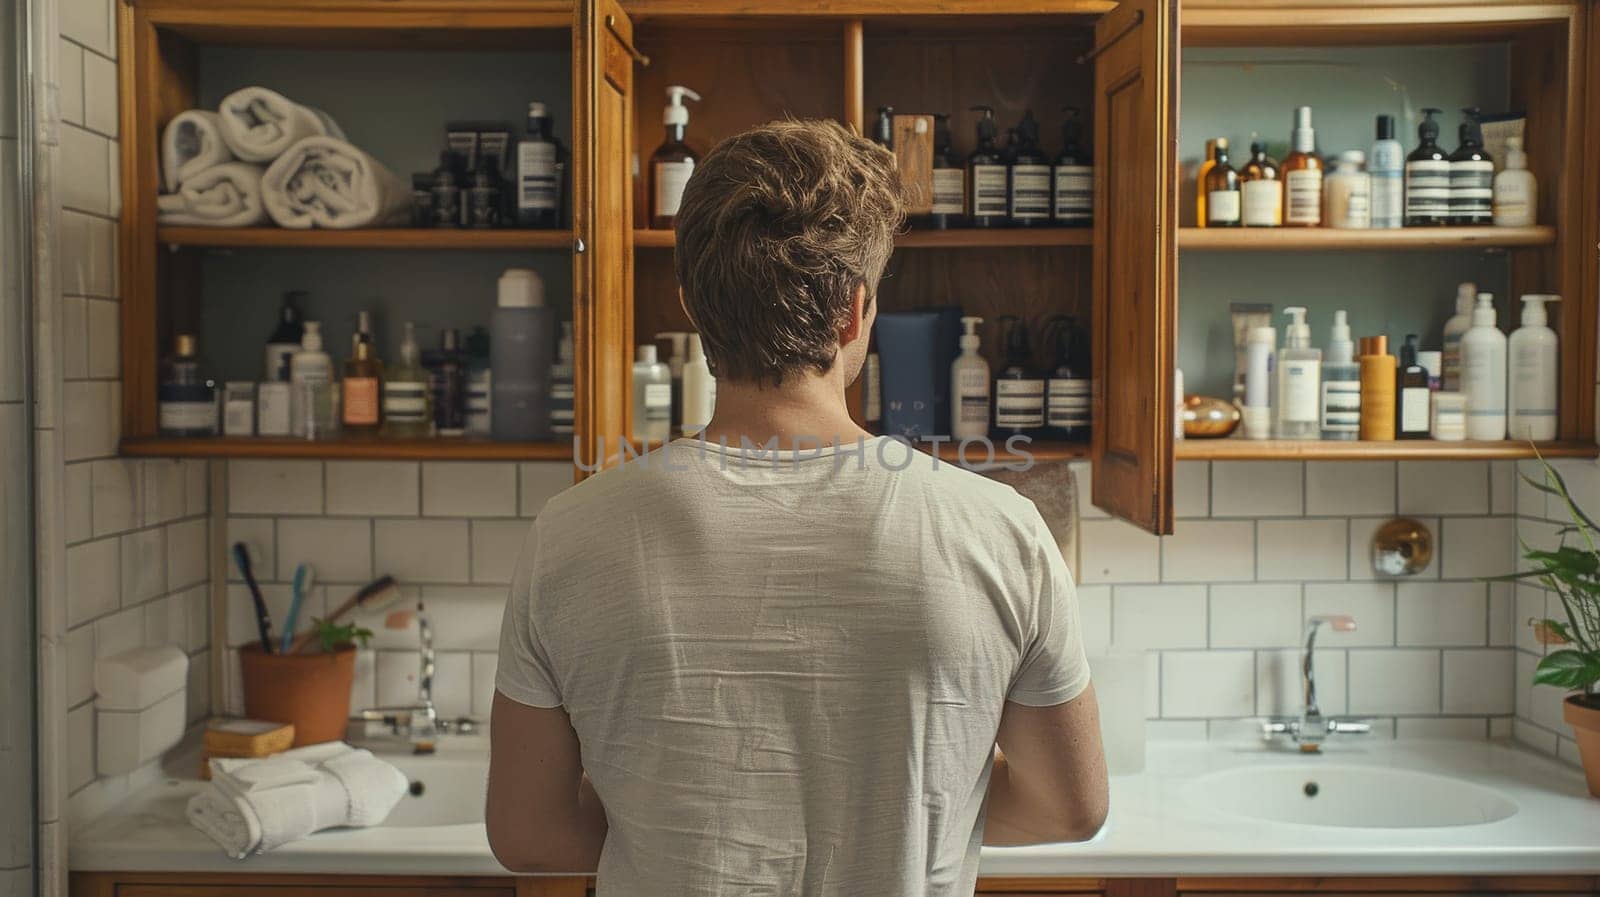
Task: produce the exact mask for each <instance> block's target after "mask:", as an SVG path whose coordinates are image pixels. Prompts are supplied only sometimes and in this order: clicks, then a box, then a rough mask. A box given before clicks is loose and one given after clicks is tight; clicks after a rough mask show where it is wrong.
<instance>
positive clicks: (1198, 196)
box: [1194, 137, 1228, 227]
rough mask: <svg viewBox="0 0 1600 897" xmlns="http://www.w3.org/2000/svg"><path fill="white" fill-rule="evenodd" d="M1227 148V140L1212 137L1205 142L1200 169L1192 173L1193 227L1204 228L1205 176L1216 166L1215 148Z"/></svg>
mask: <svg viewBox="0 0 1600 897" xmlns="http://www.w3.org/2000/svg"><path fill="white" fill-rule="evenodd" d="M1219 146H1220V147H1222V148H1223V149H1227V148H1228V138H1226V137H1214V138H1212V139H1210V140H1207V141H1206V157H1205V158H1204V159H1201V160H1200V167H1199V168H1196V169H1195V172H1194V212H1195V215H1194V217H1195V222H1194V223H1195V226H1196V227H1205V226H1206V174H1207V173H1209V172H1210V171H1211V166H1213V165H1215V164H1217V162H1216V155H1217V147H1219Z"/></svg>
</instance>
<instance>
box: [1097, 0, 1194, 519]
mask: <svg viewBox="0 0 1600 897" xmlns="http://www.w3.org/2000/svg"><path fill="white" fill-rule="evenodd" d="M1094 54H1095V57H1094V81H1095V91H1096V93H1095V113H1094V144H1095V162H1096V164H1097V165H1098V167H1099V169H1100V170H1099V176H1098V177H1097V178H1096V182H1095V201H1094V205H1095V219H1094V314H1093V320H1094V352H1093V358H1094V430H1093V432H1094V447H1093V455H1092V458H1093V461H1094V484H1093V493H1092V494H1093V498H1094V503H1095V504H1096V505H1098V506H1099V507H1101V508H1103V509H1105V510H1106V511H1107V512H1109V513H1111V514H1113V515H1115V516H1117V517H1121V518H1123V519H1124V520H1127V521H1129V522H1131V523H1135V524H1137V525H1139V526H1141V527H1143V528H1145V529H1147V530H1150V531H1151V532H1154V533H1169V532H1171V531H1172V451H1173V449H1172V430H1173V414H1174V410H1173V408H1174V404H1175V402H1174V398H1173V382H1172V380H1173V332H1174V329H1175V328H1176V326H1177V276H1178V185H1177V177H1176V170H1177V169H1176V165H1177V161H1176V160H1177V147H1178V77H1177V76H1178V2H1177V0H1122V2H1120V3H1119V4H1118V5H1117V7H1116V9H1113V10H1112V11H1111V12H1109V13H1107V14H1106V15H1105V16H1104V17H1102V18H1101V20H1100V22H1099V23H1098V24H1097V25H1096V27H1095V50H1094Z"/></svg>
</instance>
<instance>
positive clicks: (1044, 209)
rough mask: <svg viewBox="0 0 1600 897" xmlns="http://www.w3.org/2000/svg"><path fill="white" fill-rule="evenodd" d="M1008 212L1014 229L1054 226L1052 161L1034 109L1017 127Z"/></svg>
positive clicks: (1023, 116) (1007, 194)
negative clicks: (1041, 140)
mask: <svg viewBox="0 0 1600 897" xmlns="http://www.w3.org/2000/svg"><path fill="white" fill-rule="evenodd" d="M1006 208H1007V212H1008V214H1009V216H1010V218H1011V226H1012V227H1039V226H1040V225H1045V224H1049V223H1050V161H1049V160H1048V159H1046V158H1045V155H1044V153H1043V152H1042V151H1041V150H1040V149H1039V123H1038V122H1037V121H1035V120H1034V118H1033V110H1032V109H1029V110H1028V111H1026V112H1024V113H1022V121H1020V122H1018V123H1017V138H1016V143H1015V151H1014V153H1013V156H1012V159H1011V168H1010V178H1009V180H1008V182H1007V187H1006Z"/></svg>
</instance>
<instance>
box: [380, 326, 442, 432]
mask: <svg viewBox="0 0 1600 897" xmlns="http://www.w3.org/2000/svg"><path fill="white" fill-rule="evenodd" d="M421 358H422V351H421V350H420V349H419V348H418V347H417V328H416V325H415V324H413V323H411V322H410V321H407V322H406V323H405V337H404V338H403V339H401V340H400V362H399V364H396V365H395V366H393V367H391V368H390V369H389V371H388V374H389V378H388V380H386V381H385V382H384V384H383V432H384V435H385V436H391V437H396V438H400V439H406V438H420V437H423V436H427V435H429V434H431V433H432V432H433V414H432V409H431V408H430V405H431V404H432V403H431V402H430V401H429V399H430V397H429V395H428V372H427V371H425V370H423V369H422V363H421Z"/></svg>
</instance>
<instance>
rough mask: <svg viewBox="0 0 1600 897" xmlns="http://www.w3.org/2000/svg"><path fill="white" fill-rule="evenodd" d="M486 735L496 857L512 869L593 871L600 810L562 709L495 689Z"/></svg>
mask: <svg viewBox="0 0 1600 897" xmlns="http://www.w3.org/2000/svg"><path fill="white" fill-rule="evenodd" d="M489 739H490V741H489V798H488V808H487V809H486V811H485V821H486V822H487V824H488V829H489V848H490V849H491V850H493V851H494V855H495V858H496V859H498V860H499V861H500V864H501V865H503V866H505V867H506V868H507V869H509V870H511V871H512V872H593V871H594V870H595V867H596V866H597V865H599V862H600V848H601V846H602V845H603V844H605V840H606V812H605V808H604V807H602V806H601V805H600V798H599V796H598V795H597V794H595V790H594V786H593V785H592V784H590V782H589V779H588V777H587V776H585V775H584V774H583V763H582V760H581V755H580V753H579V749H578V735H577V733H576V732H574V731H572V721H571V720H570V719H569V718H568V716H567V712H566V711H565V710H564V709H562V708H560V707H549V708H545V707H529V706H527V705H525V704H518V703H517V702H516V701H513V700H511V699H510V698H508V697H506V696H505V695H503V694H501V693H499V692H495V695H494V709H493V711H492V716H491V718H490V725H489Z"/></svg>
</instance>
